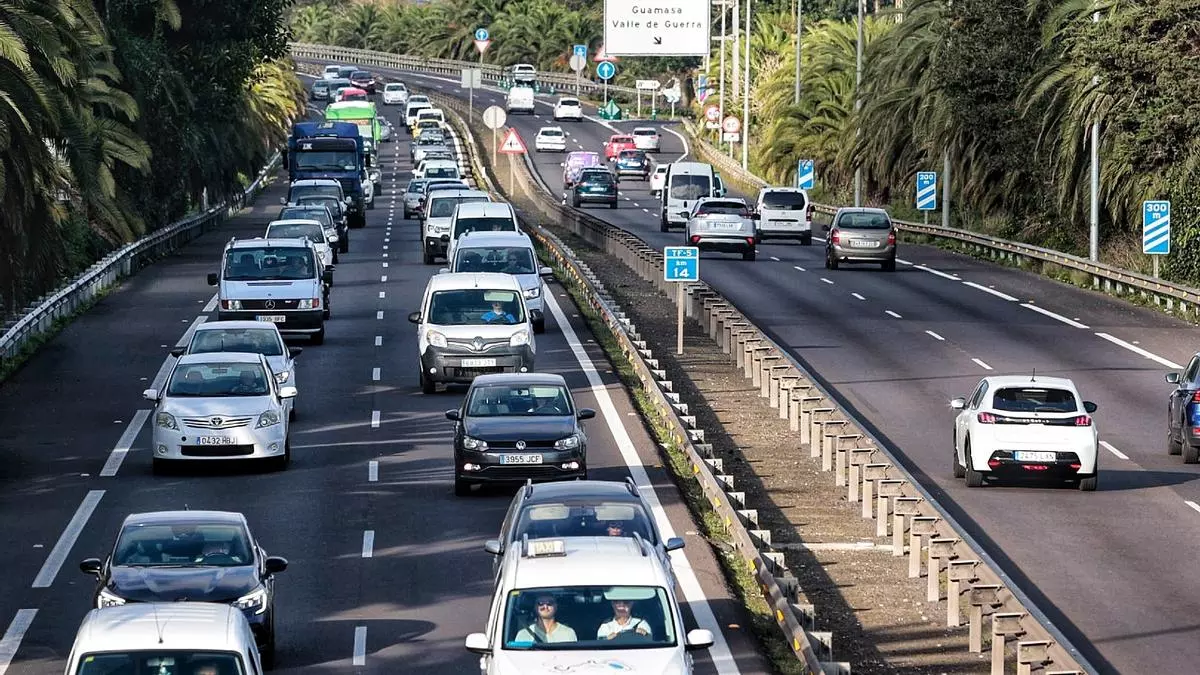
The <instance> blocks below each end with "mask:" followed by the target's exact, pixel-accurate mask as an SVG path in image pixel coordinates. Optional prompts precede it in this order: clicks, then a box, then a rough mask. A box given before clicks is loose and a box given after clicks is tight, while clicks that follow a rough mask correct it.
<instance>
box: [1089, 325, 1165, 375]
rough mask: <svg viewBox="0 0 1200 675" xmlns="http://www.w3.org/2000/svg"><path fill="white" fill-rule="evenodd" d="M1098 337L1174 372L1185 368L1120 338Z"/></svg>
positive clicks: (1103, 335)
mask: <svg viewBox="0 0 1200 675" xmlns="http://www.w3.org/2000/svg"><path fill="white" fill-rule="evenodd" d="M1081 325H1082V324H1081ZM1083 327H1084V328H1087V326H1083ZM1096 335H1097V336H1099V337H1102V338H1104V339H1105V340H1108V341H1109V342H1111V343H1113V344H1114V345H1117V346H1118V347H1122V348H1124V349H1128V350H1129V351H1131V352H1133V353H1134V354H1138V355H1139V356H1144V357H1146V358H1148V359H1150V360H1151V361H1154V362H1155V363H1158V364H1160V365H1163V366H1166V367H1167V368H1172V369H1174V370H1182V369H1183V366H1181V365H1179V364H1178V363H1175V362H1174V361H1172V360H1170V359H1164V358H1163V357H1161V356H1159V355H1158V354H1154V353H1152V352H1148V351H1146V350H1145V349H1142V348H1141V347H1139V346H1137V345H1134V344H1129V343H1128V342H1126V341H1124V340H1122V339H1120V338H1116V337H1113V336H1111V335H1109V334H1108V333H1096Z"/></svg>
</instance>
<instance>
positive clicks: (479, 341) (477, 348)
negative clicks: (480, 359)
mask: <svg viewBox="0 0 1200 675" xmlns="http://www.w3.org/2000/svg"><path fill="white" fill-rule="evenodd" d="M471 346H472V347H474V348H475V351H477V352H479V351H483V338H480V337H477V338H475V341H474V342H472V343H471Z"/></svg>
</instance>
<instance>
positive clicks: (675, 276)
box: [663, 246, 700, 281]
mask: <svg viewBox="0 0 1200 675" xmlns="http://www.w3.org/2000/svg"><path fill="white" fill-rule="evenodd" d="M663 263H664V264H663V278H664V279H666V280H667V281H695V280H697V279H699V278H700V249H698V248H696V247H695V246H667V247H665V248H664V249H663Z"/></svg>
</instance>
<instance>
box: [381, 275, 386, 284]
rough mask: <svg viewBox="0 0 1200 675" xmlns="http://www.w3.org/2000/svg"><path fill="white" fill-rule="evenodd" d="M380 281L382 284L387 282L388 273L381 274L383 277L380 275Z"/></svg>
mask: <svg viewBox="0 0 1200 675" xmlns="http://www.w3.org/2000/svg"><path fill="white" fill-rule="evenodd" d="M379 283H381V284H386V283H387V275H386V274H385V275H383V276H381V277H379Z"/></svg>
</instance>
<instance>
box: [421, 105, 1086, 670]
mask: <svg viewBox="0 0 1200 675" xmlns="http://www.w3.org/2000/svg"><path fill="white" fill-rule="evenodd" d="M431 97H436V98H437V100H438V103H439V105H440V106H441V107H442V108H443V109H448V110H451V111H453V113H454V115H452V118H453V119H454V124H455V125H456V127H457V128H459V129H461V130H462V133H463V134H464V135H465V136H466V138H467V145H468V146H469V147H470V149H471V152H470V154H471V156H472V160H471V161H472V164H473V165H474V166H475V167H476V169H475V175H476V176H477V177H481V178H482V179H484V180H489V182H490V185H489V187H490V188H491V189H493V190H495V189H496V185H497V184H498V181H496V180H495V179H494V178H484V177H487V176H488V175H489V174H488V168H487V166H484V165H482V164H481V163H480V162H479V160H478V158H479V157H480V156H481V155H482V150H481V147H480V146H479V144H478V143H477V142H476V140H475V138H474V136H473V135H472V134H471V132H470V129H468V128H467V127H466V126H465V125H464V124H463V122H462V117H463V116H464V115H465V110H464V109H463V106H462V105H461V103H459V102H458V101H457V100H455V99H452V98H449V97H446V96H442V95H439V94H436V93H434V94H432V95H431ZM509 161H514V160H512V159H511V158H510V160H509ZM516 161H519V160H516ZM516 176H517V182H518V183H522V184H521V185H520V186H519V187H520V188H521V189H522V190H524V191H525V192H526V193H527V194H530V195H532V194H534V193H536V192H540V193H541V194H542V197H543V198H542V199H541V200H540V202H539V203H538V204H537V208H538V209H539V210H540V211H542V214H543V215H544V216H546V217H549V218H551V219H553V220H554V221H555V222H557V223H559V224H560V225H561V226H562V227H566V228H568V229H569V230H571V231H572V232H573V233H575V234H576V235H578V236H580V237H582V238H584V239H585V240H587V241H588V242H589V243H591V244H594V245H596V246H597V247H599V248H600V249H601V250H604V251H606V252H608V253H610V254H612V255H614V256H616V257H617V258H619V259H620V260H622V261H623V262H624V263H625V264H626V265H628V266H629V267H630V268H631V269H633V270H635V271H636V272H637V273H638V274H639V275H640V276H641V277H643V278H644V279H646V280H647V281H650V282H651V283H653V284H654V285H655V286H657V287H658V288H659V289H660V290H661V291H663V292H664V293H666V294H667V296H668V297H672V296H673V295H674V293H673V292H668V291H673V290H674V286H673V282H667V281H665V280H664V278H663V258H662V254H661V252H659V251H658V250H656V249H653V248H650V247H649V246H647V245H646V244H645V242H643V241H642V240H641V239H640V238H638V237H637V236H636V235H633V234H631V233H629V232H627V231H625V230H622V229H620V228H618V227H616V226H613V225H610V224H608V223H606V222H604V221H602V220H599V219H598V218H595V217H593V216H590V215H588V214H586V213H583V212H580V211H578V210H574V209H569V208H567V207H566V206H564V205H562V204H560V203H559V202H558V200H557V199H555V198H554V196H553V194H552V193H550V190H549V188H548V186H546V185H545V184H544V183H543V182H542V181H541V179H540V177H539V176H538V174H537V173H536V171H534V170H533V167H532V164H531V160H530V159H529V158H528V156H526V157H525V158H524V162H523V163H522V164H521V170H520V171H518V172H517V173H516ZM514 187H515V186H514ZM529 230H530V231H531V232H532V233H533V234H534V235H535V236H536V237H537V238H538V239H539V240H541V241H542V243H543V244H545V245H546V247H547V249H548V250H550V251H551V252H552V254H553V255H554V256H555V258H556V259H557V260H558V261H559V262H560V264H561V265H562V266H563V267H564V268H565V269H567V270H568V271H569V273H570V274H571V275H572V277H574V278H575V280H576V281H578V282H579V284H580V285H581V287H582V288H584V289H586V293H587V298H588V302H589V303H591V304H592V306H593V307H594V308H595V309H596V310H597V311H598V312H599V313H600V315H601V317H602V318H603V319H604V321H605V323H606V324H607V325H608V326H609V327H610V328H611V329H612V332H613V334H614V335H615V336H616V337H617V340H618V342H619V344H620V346H621V349H622V351H623V352H624V353H625V354H626V356H628V357H629V359H630V361H631V362H632V363H633V364H634V367H635V370H636V371H637V375H638V378H639V379H640V381H641V382H642V385H643V388H644V390H645V391H646V392H647V393H648V394H649V395H650V396H651V397H652V399H653V400H654V403H655V406H656V407H657V408H658V409H659V411H660V412H662V413H663V416H664V418H665V419H667V420H668V421H669V426H670V433H671V435H672V437H673V438H674V440H675V441H676V443H677V444H678V445H679V447H680V448H681V449H682V450H683V451H684V452H685V453H686V454H687V455H688V458H689V460H690V463H691V469H692V471H693V474H694V477H695V478H696V480H697V481H698V482H699V484H700V486H701V488H702V489H703V491H704V494H705V496H706V497H707V498H708V500H709V503H710V504H711V505H712V506H713V508H714V510H715V511H716V512H717V513H718V514H719V516H720V517H721V519H722V522H724V523H725V525H726V527H727V528H728V530H729V533H730V535H731V537H732V538H733V540H734V545H735V549H736V551H737V552H738V554H739V555H741V556H742V557H743V559H744V560H745V561H746V562H747V564H748V565H749V566H750V568H751V569H752V570H753V573H754V576H755V578H756V580H757V581H758V583H759V585H760V588H761V590H762V591H763V597H764V599H766V601H767V602H768V604H769V605H770V606H771V608H772V611H773V612H774V614H775V619H776V622H777V623H778V625H779V627H780V629H781V630H782V631H783V633H784V635H785V636H786V637H787V639H788V640H789V642H790V644H791V646H792V649H793V652H794V653H795V655H796V657H797V659H798V660H799V661H800V662H801V663H803V664H805V667H806V668H807V669H808V670H809V671H810V672H811V673H849V664H845V663H838V662H835V661H832V660H831V659H832V657H833V648H832V647H833V645H832V642H833V641H832V636H831V635H829V634H827V633H825V634H822V633H819V632H817V631H814V630H813V628H814V627H815V620H816V615H817V608H814V607H812V606H811V605H803V604H801V603H800V602H799V597H800V596H799V594H800V593H801V592H802V589H800V588H799V584H798V582H797V580H796V579H795V577H794V576H792V575H791V573H790V571H789V570H788V569H787V566H786V564H785V558H784V554H783V553H782V552H781V551H778V550H776V549H774V548H773V547H772V546H771V543H770V542H771V538H770V532H769V531H766V530H761V529H758V518H757V511H755V510H754V509H752V508H749V507H748V505H747V504H746V502H745V500H746V495H745V493H743V492H739V491H737V490H735V489H734V485H733V477H732V476H726V475H721V474H720V473H716V472H721V471H722V470H723V467H722V465H721V460H720V459H718V458H715V457H714V456H713V454H712V448H711V446H709V445H707V444H705V443H704V430H703V429H698V428H696V419H695V417H693V416H690V415H688V407H687V403H685V402H683V401H681V400H680V397H679V394H677V393H674V392H673V386H672V383H671V382H669V381H667V380H666V379H665V378H666V372H665V371H664V370H662V369H660V368H659V367H658V365H659V364H658V362H657V360H656V359H654V358H653V353H652V351H651V349H650V347H649V345H647V343H646V342H645V341H644V340H642V339H641V336H640V335H639V334H638V333H637V331H636V327H635V326H634V325H633V324H632V322H631V321H630V320H629V319H628V318H627V317H626V315H625V314H624V313H623V312H622V311H620V308H619V307H617V306H616V304H615V303H614V302H613V300H612V297H611V295H609V294H608V292H607V291H606V290H605V289H604V287H603V284H602V283H600V281H599V279H598V278H597V277H596V275H595V274H594V273H593V272H592V271H591V270H590V269H588V268H587V266H586V265H584V264H583V263H581V262H579V261H578V260H577V259H576V258H575V256H574V255H573V253H572V252H571V250H570V248H569V247H567V246H566V245H565V244H563V242H562V241H561V240H560V239H558V238H557V237H555V236H554V235H553V234H551V233H549V232H547V231H546V230H544V229H542V228H540V227H537V226H532V227H529ZM685 311H686V313H687V315H688V316H689V317H690V318H692V319H693V320H696V321H698V322H700V324H701V325H703V326H705V327H706V328H707V332H708V334H709V336H710V337H711V338H712V339H713V340H715V341H716V342H717V343H718V344H719V345H720V346H721V347H722V348H723V350H724V351H725V352H726V353H727V354H729V355H730V358H731V360H732V361H733V363H734V364H735V365H736V366H737V367H738V368H740V369H742V370H743V374H744V376H745V377H746V378H747V379H750V380H751V381H752V382H753V383H754V385H756V386H758V387H759V388H760V395H761V396H762V397H763V398H766V399H768V400H769V402H770V405H771V407H772V408H776V409H777V410H778V413H779V415H778V416H779V419H780V420H785V419H786V420H787V423H788V425H789V427H790V429H791V430H792V431H797V432H799V433H800V436H801V448H799V450H800V451H801V452H803V450H808V454H809V456H810V458H811V459H812V461H814V462H815V461H820V462H821V469H822V470H823V471H825V472H832V473H834V480H835V484H836V485H838V486H842V487H845V489H846V490H847V500H848V501H849V502H851V503H858V504H860V505H861V515H862V517H863V518H864V519H871V520H874V521H875V525H876V535H877V537H879V538H881V539H884V540H886V539H888V538H890V540H891V545H892V551H893V555H895V556H903V555H905V554H906V553H907V556H908V563H909V565H908V566H909V570H908V572H909V574H908V576H909V578H919V577H921V576H924V577H925V578H926V579H927V601H928V602H930V603H934V604H939V603H944V610H945V613H946V614H945V616H946V625H947V627H961V626H962V625H963V613H964V610H965V613H966V614H967V620H966V623H967V626H968V635H969V640H968V643H969V649H970V651H972V652H975V653H982V652H983V650H984V632H983V631H984V621H985V617H987V618H989V619H990V628H991V630H990V638H991V645H990V651H991V662H992V663H991V666H992V672H993V673H1002V672H1004V668H1005V665H1006V663H1011V661H1012V660H1013V652H1015V660H1016V662H1017V664H1018V666H1017V667H1018V672H1030V671H1031V669H1032V668H1037V667H1041V668H1043V669H1044V670H1043V672H1046V673H1047V674H1049V673H1056V674H1059V675H1066V674H1068V673H1084V672H1088V673H1094V672H1096V671H1095V669H1094V668H1093V667H1092V666H1091V665H1090V664H1088V663H1087V662H1086V660H1085V659H1084V658H1083V657H1082V655H1080V654H1079V652H1078V650H1077V649H1076V648H1074V646H1073V645H1071V644H1070V642H1069V641H1068V640H1067V639H1066V638H1065V636H1064V635H1063V634H1062V633H1061V631H1059V630H1058V629H1057V628H1056V627H1055V626H1054V625H1053V624H1052V623H1051V622H1050V621H1049V619H1048V618H1047V617H1046V616H1045V614H1043V613H1042V612H1041V611H1040V610H1039V609H1038V608H1037V607H1036V606H1035V605H1034V604H1033V603H1032V601H1031V600H1030V599H1029V597H1028V596H1027V595H1026V594H1025V593H1024V592H1023V591H1021V589H1019V588H1018V587H1017V586H1016V585H1015V584H1014V583H1013V582H1012V581H1011V580H1010V579H1009V577H1008V576H1007V575H1006V574H1004V572H1003V571H1001V570H1000V568H999V565H998V564H996V562H995V561H994V560H993V559H992V558H991V557H990V556H989V555H988V554H987V553H986V552H985V551H984V550H983V548H982V547H981V546H980V545H979V544H978V542H976V541H975V540H974V539H973V538H972V537H971V536H970V535H969V534H967V533H966V530H965V528H963V527H962V526H961V525H959V524H958V523H957V521H955V519H954V518H953V516H951V515H950V514H949V512H947V511H946V510H945V509H944V508H943V507H942V506H941V505H940V504H938V503H937V501H936V500H935V499H934V498H933V496H932V495H931V494H930V493H929V492H928V491H927V490H926V489H925V488H924V487H923V486H921V485H920V484H919V483H918V482H916V481H915V480H914V479H913V478H912V475H911V474H910V473H909V472H908V471H907V470H906V469H905V468H904V467H903V465H902V464H900V463H899V462H898V461H897V459H896V458H895V457H894V456H893V455H892V454H891V452H890V451H889V450H888V449H887V448H886V446H884V445H883V444H882V443H880V442H879V441H878V439H877V438H875V437H874V436H873V435H872V434H871V433H870V431H869V430H868V429H867V427H866V426H865V425H863V424H862V423H861V422H859V421H857V420H856V419H855V418H854V417H853V416H852V415H851V414H850V413H848V412H846V411H845V410H844V409H843V406H842V405H841V404H840V403H839V401H838V399H837V398H836V397H835V396H834V395H833V394H832V393H831V392H830V391H827V390H826V389H824V388H823V387H822V386H821V385H820V384H818V381H817V379H816V378H814V377H813V376H812V374H811V373H809V372H808V371H807V370H806V369H805V368H804V367H803V366H801V365H800V364H799V363H798V362H797V361H796V360H795V359H793V358H792V357H791V356H790V355H789V354H788V353H787V352H786V350H784V349H782V348H781V347H780V346H779V345H777V344H775V343H774V342H773V341H772V340H771V339H770V338H769V337H767V336H766V335H765V334H764V333H763V332H762V331H761V330H759V329H758V328H757V327H756V326H755V325H754V324H753V323H752V322H751V321H750V320H749V319H748V318H747V317H746V316H745V315H743V314H741V313H740V312H739V311H738V310H737V309H736V308H735V307H734V306H733V305H732V303H730V302H728V301H727V300H725V299H724V298H723V297H722V296H721V295H720V294H719V293H718V292H716V291H715V290H714V289H712V288H711V287H709V286H708V285H707V284H705V283H702V282H700V283H692V284H688V285H687V286H686V300H685ZM780 424H782V423H781V422H780ZM906 542H907V546H906ZM943 588H945V590H944V591H943V590H942V589H943ZM964 605H965V607H964ZM1013 641H1015V642H1016V644H1015V649H1013ZM817 647H820V648H821V649H820V650H819V651H820V652H821V656H818V649H817ZM822 656H824V657H825V658H828V659H830V660H823V659H822Z"/></svg>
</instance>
